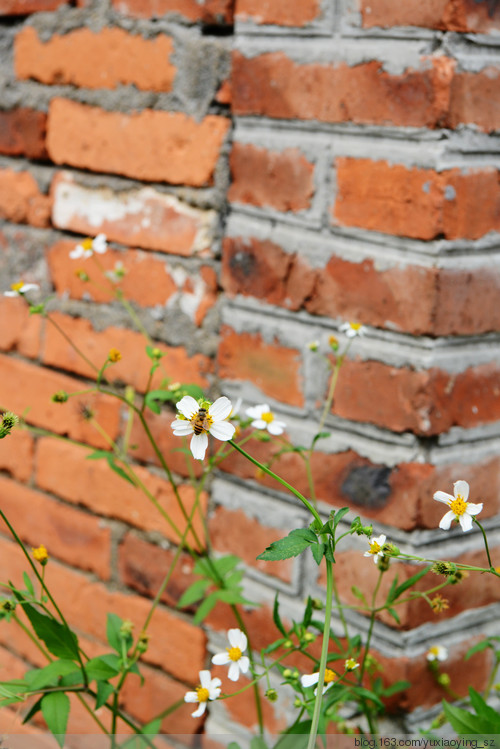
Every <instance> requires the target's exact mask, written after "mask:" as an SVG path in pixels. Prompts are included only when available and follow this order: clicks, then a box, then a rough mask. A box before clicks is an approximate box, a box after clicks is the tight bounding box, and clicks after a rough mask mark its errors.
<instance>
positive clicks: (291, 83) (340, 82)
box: [232, 52, 454, 127]
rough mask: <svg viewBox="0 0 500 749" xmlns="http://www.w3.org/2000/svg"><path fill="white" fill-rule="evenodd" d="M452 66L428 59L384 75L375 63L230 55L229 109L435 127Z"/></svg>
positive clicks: (278, 54) (445, 61) (282, 116)
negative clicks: (306, 61)
mask: <svg viewBox="0 0 500 749" xmlns="http://www.w3.org/2000/svg"><path fill="white" fill-rule="evenodd" d="M453 66H454V63H453V61H452V60H450V59H449V58H445V57H439V58H427V59H425V60H424V61H423V63H422V68H421V69H420V70H413V69H408V70H406V71H405V72H404V73H402V74H401V75H392V74H390V73H386V72H385V71H384V70H383V68H382V64H381V63H379V62H376V61H371V62H367V63H360V64H359V65H355V66H353V67H350V66H348V65H346V64H345V63H339V64H337V65H331V64H328V65H327V64H319V63H314V64H313V63H309V64H299V63H295V62H293V60H291V59H290V58H288V57H286V55H284V54H283V53H282V52H269V53H266V54H262V55H258V56H256V57H251V58H247V57H245V56H244V55H242V54H241V53H240V52H235V53H234V55H233V74H232V94H233V99H232V101H233V111H234V113H235V114H237V115H264V116H267V117H276V118H280V119H301V120H302V119H304V120H319V121H320V122H356V123H360V124H363V123H374V124H380V125H399V126H413V127H437V126H438V124H439V123H440V121H441V120H442V118H443V116H444V115H445V114H446V111H447V106H448V97H449V86H450V80H451V75H452V71H453Z"/></svg>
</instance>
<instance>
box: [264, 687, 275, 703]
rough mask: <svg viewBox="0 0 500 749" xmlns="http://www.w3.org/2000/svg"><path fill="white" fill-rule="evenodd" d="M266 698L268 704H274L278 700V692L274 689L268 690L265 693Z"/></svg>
mask: <svg viewBox="0 0 500 749" xmlns="http://www.w3.org/2000/svg"><path fill="white" fill-rule="evenodd" d="M266 697H267V699H268V700H269V702H276V700H277V699H278V692H277V691H276V689H268V690H267V692H266Z"/></svg>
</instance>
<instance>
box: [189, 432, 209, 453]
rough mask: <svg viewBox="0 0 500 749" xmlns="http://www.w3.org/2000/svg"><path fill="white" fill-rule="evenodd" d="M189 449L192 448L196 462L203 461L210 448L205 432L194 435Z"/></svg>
mask: <svg viewBox="0 0 500 749" xmlns="http://www.w3.org/2000/svg"><path fill="white" fill-rule="evenodd" d="M189 447H190V448H191V452H192V454H193V458H195V459H196V460H203V458H204V457H205V453H206V451H207V447H208V437H207V435H206V434H205V432H203V433H202V434H194V435H193V439H192V440H191V444H190V445H189Z"/></svg>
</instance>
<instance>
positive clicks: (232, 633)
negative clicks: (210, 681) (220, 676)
mask: <svg viewBox="0 0 500 749" xmlns="http://www.w3.org/2000/svg"><path fill="white" fill-rule="evenodd" d="M227 639H228V640H229V644H230V645H231V647H230V648H226V652H225V653H216V654H215V655H214V656H213V658H212V663H214V664H215V665H216V666H227V664H228V663H229V671H228V674H227V677H228V679H231V681H238V679H239V678H240V671H241V673H242V674H246V672H247V671H248V669H249V666H250V659H249V658H248V656H247V655H243V652H244V651H245V650H246V649H247V645H248V640H247V636H246V634H245V633H244V632H242V631H241V629H230V630H229V631H228V633H227Z"/></svg>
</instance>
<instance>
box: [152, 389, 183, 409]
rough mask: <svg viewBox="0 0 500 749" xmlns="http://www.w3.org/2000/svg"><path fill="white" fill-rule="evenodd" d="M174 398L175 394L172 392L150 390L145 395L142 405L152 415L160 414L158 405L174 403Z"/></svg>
mask: <svg viewBox="0 0 500 749" xmlns="http://www.w3.org/2000/svg"><path fill="white" fill-rule="evenodd" d="M176 398H177V394H176V393H174V391H173V390H150V391H149V393H146V396H145V398H144V403H145V404H146V406H147V407H148V408H149V409H151V411H153V413H155V414H159V413H161V407H160V406H159V403H165V402H166V401H175V400H176Z"/></svg>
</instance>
